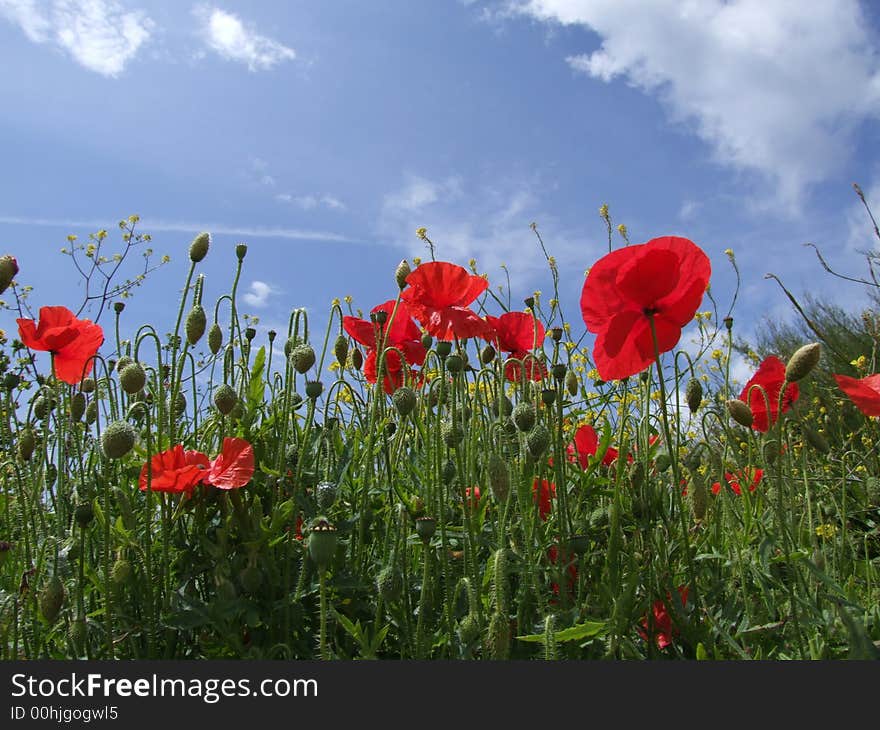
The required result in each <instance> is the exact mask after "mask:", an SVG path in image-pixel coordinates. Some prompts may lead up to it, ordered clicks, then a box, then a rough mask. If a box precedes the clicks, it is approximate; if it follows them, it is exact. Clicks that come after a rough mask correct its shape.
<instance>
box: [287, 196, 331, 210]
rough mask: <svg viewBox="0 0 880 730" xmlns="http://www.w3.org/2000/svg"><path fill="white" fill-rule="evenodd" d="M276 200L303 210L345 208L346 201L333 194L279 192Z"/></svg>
mask: <svg viewBox="0 0 880 730" xmlns="http://www.w3.org/2000/svg"><path fill="white" fill-rule="evenodd" d="M275 200H277V201H278V202H279V203H291V204H293V205H296V206H298V207H300V208H302V209H303V210H314V209H315V208H317V207H319V206H320V207H321V208H326V209H327V210H345V203H343V202H342V201H341V200H339V198H335V197H333V196H332V195H313V194H309V195H292V194H291V193H278V195H276V196H275Z"/></svg>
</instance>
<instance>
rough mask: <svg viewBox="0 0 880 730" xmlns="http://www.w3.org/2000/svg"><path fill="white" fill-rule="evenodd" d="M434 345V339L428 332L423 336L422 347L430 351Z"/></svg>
mask: <svg viewBox="0 0 880 730" xmlns="http://www.w3.org/2000/svg"><path fill="white" fill-rule="evenodd" d="M433 344H434V338H433V337H431V335H429V334H428V333H427V332H426V333H425V334H423V335H422V347H424V348H425V349H426V350H430V349H431V345H433Z"/></svg>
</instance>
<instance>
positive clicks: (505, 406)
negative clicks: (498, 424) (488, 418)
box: [492, 395, 513, 418]
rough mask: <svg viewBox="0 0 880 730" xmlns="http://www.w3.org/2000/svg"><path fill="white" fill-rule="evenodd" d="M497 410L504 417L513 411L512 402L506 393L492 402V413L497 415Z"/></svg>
mask: <svg viewBox="0 0 880 730" xmlns="http://www.w3.org/2000/svg"><path fill="white" fill-rule="evenodd" d="M499 411H500V412H501V415H502V416H504V417H505V418H506V417H507V416H509V415H510V414H511V413H513V403H511V401H510V398H508V397H507V396H506V395H502V396H501V398H500V399H499V400H497V401H495V402H494V403H492V415H495V416H497V415H498V413H499Z"/></svg>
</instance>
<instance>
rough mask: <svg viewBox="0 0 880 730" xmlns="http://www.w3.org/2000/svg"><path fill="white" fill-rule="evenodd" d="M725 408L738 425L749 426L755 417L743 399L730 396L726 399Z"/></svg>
mask: <svg viewBox="0 0 880 730" xmlns="http://www.w3.org/2000/svg"><path fill="white" fill-rule="evenodd" d="M727 410H728V411H729V412H730V415H731V417H732V418H733V420H734V421H736V422H737V423H738V424H739V425H740V426H745V427H746V428H751V426H752V423H754V420H755V418H754V416H753V415H752V410H751V409H750V408H749V407H748V405H746V404H745V403H744V402H743V401H741V400H739V399H738V398H731V399H730V400H729V401H727Z"/></svg>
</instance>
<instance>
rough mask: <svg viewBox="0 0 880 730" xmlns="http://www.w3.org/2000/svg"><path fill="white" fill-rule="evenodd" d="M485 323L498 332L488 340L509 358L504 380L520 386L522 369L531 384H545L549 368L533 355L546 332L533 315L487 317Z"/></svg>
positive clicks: (510, 314)
mask: <svg viewBox="0 0 880 730" xmlns="http://www.w3.org/2000/svg"><path fill="white" fill-rule="evenodd" d="M486 321H487V322H488V323H489V324H490V325H491V326H492V328H493V329H494V330H495V334H494V335H493V336H492V337H489V338H487V339H488V340H489V341H490V342H492V343H494V344H495V346H496V347H497V348H498V349H499V350H500V351H501V352H506V353H509V354H510V358H509V359H508V360H507V362H506V363H505V364H504V377H506V378H507V379H508V380H510V381H512V382H517V381H519V380H521V379H522V373H523V368H525V372H526V377H528V379H529V380H543V379H544V378H545V377H546V376H547V368H546V367H545V366H544V364H543V363H542V362H541V361H540V360H539V359H538V357H537V356H536V355H535V354H534V352H533V350H535V349H536V348H538V347H540V346H541V343H542V342H543V341H544V336H545V334H546V331H545V330H544V325H543V324H541V323H540V322H539V321H538V319H537V318H536V317H535V316H534V315H533V314H529V313H527V312H507V313H505V314H502V315H501V316H500V317H492V316H490V315H487V316H486ZM520 360H521V361H522V363H520V362H518V361H520Z"/></svg>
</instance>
